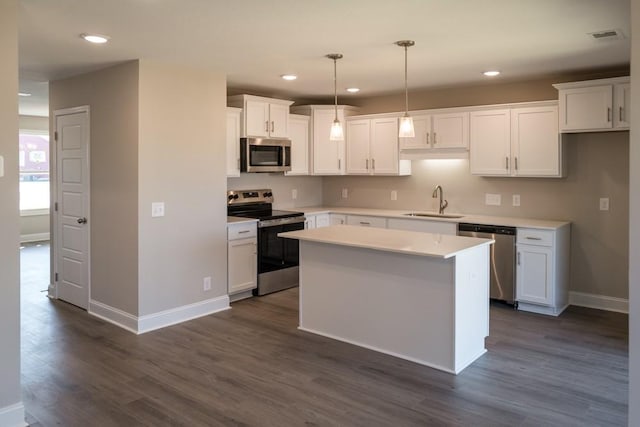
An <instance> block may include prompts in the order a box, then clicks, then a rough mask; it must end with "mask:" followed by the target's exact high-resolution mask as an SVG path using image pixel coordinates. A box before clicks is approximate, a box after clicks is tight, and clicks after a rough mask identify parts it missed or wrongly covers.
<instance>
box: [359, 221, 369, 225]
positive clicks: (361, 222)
mask: <svg viewBox="0 0 640 427" xmlns="http://www.w3.org/2000/svg"><path fill="white" fill-rule="evenodd" d="M360 225H371V223H370V222H365V221H360Z"/></svg>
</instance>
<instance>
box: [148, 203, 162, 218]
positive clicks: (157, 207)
mask: <svg viewBox="0 0 640 427" xmlns="http://www.w3.org/2000/svg"><path fill="white" fill-rule="evenodd" d="M151 216H152V217H153V218H156V217H159V216H164V202H153V203H151Z"/></svg>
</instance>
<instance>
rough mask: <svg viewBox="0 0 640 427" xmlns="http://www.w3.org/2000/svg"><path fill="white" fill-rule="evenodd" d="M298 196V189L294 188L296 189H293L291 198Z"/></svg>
mask: <svg viewBox="0 0 640 427" xmlns="http://www.w3.org/2000/svg"><path fill="white" fill-rule="evenodd" d="M297 198H298V189H297V188H294V189H292V190H291V199H292V200H295V199H297Z"/></svg>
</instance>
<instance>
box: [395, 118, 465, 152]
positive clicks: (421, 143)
mask: <svg viewBox="0 0 640 427" xmlns="http://www.w3.org/2000/svg"><path fill="white" fill-rule="evenodd" d="M413 127H414V130H415V137H413V138H400V148H401V149H402V150H415V149H418V150H439V149H445V150H447V149H457V150H467V149H468V148H469V113H468V112H466V111H457V112H451V113H434V114H416V115H415V116H413Z"/></svg>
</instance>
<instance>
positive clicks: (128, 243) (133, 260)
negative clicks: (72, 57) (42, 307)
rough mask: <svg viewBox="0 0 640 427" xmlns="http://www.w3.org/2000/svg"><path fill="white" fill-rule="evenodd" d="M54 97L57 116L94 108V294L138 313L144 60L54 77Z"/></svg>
mask: <svg viewBox="0 0 640 427" xmlns="http://www.w3.org/2000/svg"><path fill="white" fill-rule="evenodd" d="M49 102H50V109H51V112H50V117H51V118H52V120H53V111H54V110H57V109H62V108H70V107H77V106H81V105H89V107H90V108H91V111H90V121H91V142H90V163H91V165H90V173H91V213H90V218H89V221H90V224H91V298H92V299H93V300H95V301H99V302H101V303H103V304H106V305H109V306H111V307H114V308H117V309H119V310H122V311H125V312H127V313H130V314H133V315H137V314H138V286H137V285H138V222H137V217H138V62H137V61H133V62H128V63H125V64H121V65H117V66H114V67H110V68H106V69H103V70H100V71H96V72H92V73H88V74H84V75H81V76H76V77H72V78H69V79H65V80H59V81H54V82H51V83H50V85H49ZM51 129H53V125H51ZM52 149H53V148H52Z"/></svg>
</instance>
